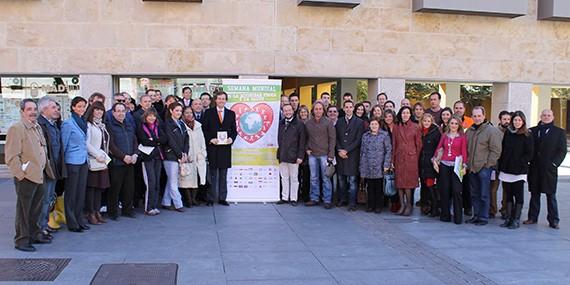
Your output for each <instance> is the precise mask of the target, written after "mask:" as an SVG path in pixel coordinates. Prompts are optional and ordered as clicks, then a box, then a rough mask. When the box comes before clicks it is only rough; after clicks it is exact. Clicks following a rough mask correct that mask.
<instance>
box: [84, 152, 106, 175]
mask: <svg viewBox="0 0 570 285" xmlns="http://www.w3.org/2000/svg"><path fill="white" fill-rule="evenodd" d="M110 161H111V158H110V157H109V155H108V154H106V153H105V162H99V161H97V159H96V158H93V157H89V160H88V161H87V164H88V165H89V170H90V171H102V170H105V169H107V163H108V162H110Z"/></svg>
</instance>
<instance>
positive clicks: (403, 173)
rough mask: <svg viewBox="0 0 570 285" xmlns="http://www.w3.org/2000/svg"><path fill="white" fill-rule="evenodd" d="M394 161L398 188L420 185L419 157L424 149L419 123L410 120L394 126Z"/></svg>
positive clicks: (410, 187)
mask: <svg viewBox="0 0 570 285" xmlns="http://www.w3.org/2000/svg"><path fill="white" fill-rule="evenodd" d="M392 145H393V149H394V151H393V152H392V161H393V163H394V179H395V183H396V188H398V189H413V188H416V187H418V185H419V183H418V179H419V169H418V165H419V163H418V162H419V159H420V153H421V150H422V133H421V131H420V128H419V126H418V124H416V123H414V122H412V121H408V122H406V123H403V124H397V125H395V126H394V130H393V133H392Z"/></svg>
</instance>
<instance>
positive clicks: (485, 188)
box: [469, 167, 492, 221]
mask: <svg viewBox="0 0 570 285" xmlns="http://www.w3.org/2000/svg"><path fill="white" fill-rule="evenodd" d="M491 171H492V170H491V169H490V168H485V167H484V168H481V170H479V172H477V173H474V172H472V173H470V174H469V185H470V188H471V189H470V190H471V203H472V204H473V216H474V217H477V218H479V220H482V221H488V220H489V207H490V206H491Z"/></svg>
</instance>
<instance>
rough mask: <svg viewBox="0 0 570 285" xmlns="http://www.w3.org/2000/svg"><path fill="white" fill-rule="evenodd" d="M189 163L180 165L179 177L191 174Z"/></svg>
mask: <svg viewBox="0 0 570 285" xmlns="http://www.w3.org/2000/svg"><path fill="white" fill-rule="evenodd" d="M190 165H191V164H190V163H180V176H188V175H190V173H191V172H192V169H191V168H190Z"/></svg>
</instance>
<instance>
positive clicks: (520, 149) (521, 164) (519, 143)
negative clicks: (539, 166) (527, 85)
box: [499, 111, 533, 229]
mask: <svg viewBox="0 0 570 285" xmlns="http://www.w3.org/2000/svg"><path fill="white" fill-rule="evenodd" d="M532 156H533V141H532V136H531V135H530V132H529V131H528V129H527V127H526V118H525V115H524V113H523V112H521V111H516V112H514V113H513V116H512V119H511V124H510V126H509V127H508V128H507V130H506V131H505V135H504V137H503V151H502V152H501V157H500V158H499V180H501V181H503V189H504V190H505V195H506V199H507V212H506V220H505V222H504V223H503V224H502V225H501V227H508V228H509V229H516V228H518V227H519V226H520V218H521V211H522V208H523V203H524V202H523V199H524V183H525V182H526V180H527V173H528V167H529V163H530V161H531V160H532Z"/></svg>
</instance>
